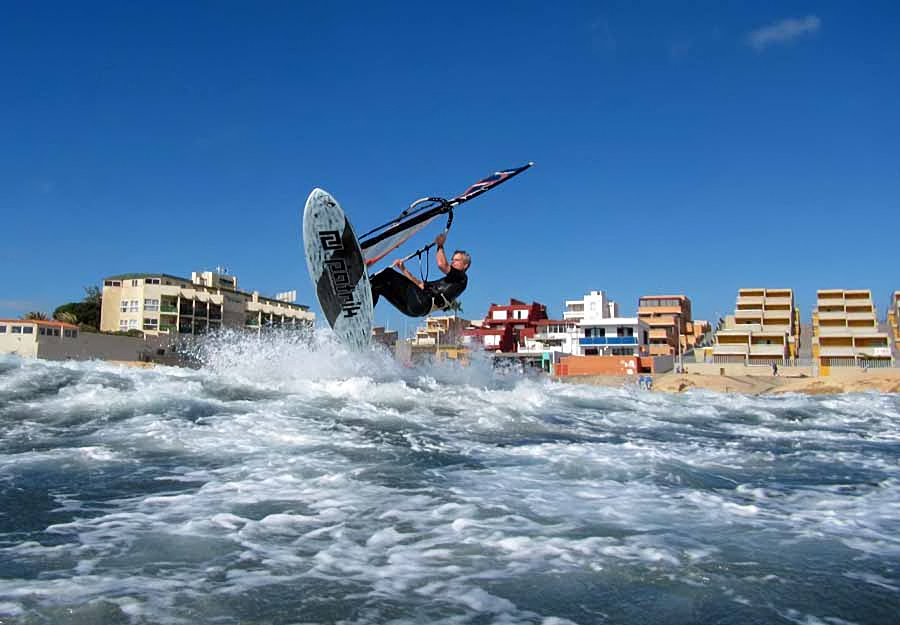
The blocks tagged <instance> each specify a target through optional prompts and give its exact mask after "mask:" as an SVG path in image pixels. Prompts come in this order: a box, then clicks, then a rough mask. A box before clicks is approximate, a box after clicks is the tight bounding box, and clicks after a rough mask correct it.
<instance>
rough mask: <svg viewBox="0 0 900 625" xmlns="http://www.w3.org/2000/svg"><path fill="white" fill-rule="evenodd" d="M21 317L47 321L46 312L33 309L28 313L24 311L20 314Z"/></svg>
mask: <svg viewBox="0 0 900 625" xmlns="http://www.w3.org/2000/svg"><path fill="white" fill-rule="evenodd" d="M22 319H27V320H29V321H47V315H46V313H42V312H40V311H37V310H33V311H31V312H30V313H25V314H24V315H22Z"/></svg>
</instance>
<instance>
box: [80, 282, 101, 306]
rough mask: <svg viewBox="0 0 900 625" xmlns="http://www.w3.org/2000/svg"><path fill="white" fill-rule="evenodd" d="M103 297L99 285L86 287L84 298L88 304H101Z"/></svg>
mask: <svg viewBox="0 0 900 625" xmlns="http://www.w3.org/2000/svg"><path fill="white" fill-rule="evenodd" d="M102 299H103V291H101V290H100V287H97V286H93V285H92V286H86V287H84V299H83V300H82V301H83V302H85V303H88V304H97V305H98V306H99V305H100V301H101V300H102Z"/></svg>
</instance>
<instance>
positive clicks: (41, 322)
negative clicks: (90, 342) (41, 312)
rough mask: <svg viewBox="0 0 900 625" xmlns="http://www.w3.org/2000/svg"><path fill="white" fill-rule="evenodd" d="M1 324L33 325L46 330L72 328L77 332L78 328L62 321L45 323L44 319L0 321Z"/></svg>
mask: <svg viewBox="0 0 900 625" xmlns="http://www.w3.org/2000/svg"><path fill="white" fill-rule="evenodd" d="M0 323H33V324H35V325H38V326H43V327H45V328H71V329H73V330H77V329H78V326H76V325H72V324H71V323H64V322H62V321H49V320H48V321H44V320H43V319H0Z"/></svg>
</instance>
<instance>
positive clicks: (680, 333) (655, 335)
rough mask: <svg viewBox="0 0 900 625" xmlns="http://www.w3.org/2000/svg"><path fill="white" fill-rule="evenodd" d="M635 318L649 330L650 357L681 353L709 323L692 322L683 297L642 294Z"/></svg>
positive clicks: (699, 335) (696, 339)
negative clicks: (642, 322)
mask: <svg viewBox="0 0 900 625" xmlns="http://www.w3.org/2000/svg"><path fill="white" fill-rule="evenodd" d="M638 318H639V319H641V320H642V321H644V322H645V323H646V324H647V325H648V326H649V327H650V337H649V338H650V340H649V349H650V355H651V356H675V355H678V354H683V353H684V352H686V351H687V350H689V349H692V348H693V347H695V346H696V345H697V343H698V342H699V340H700V338H701V337H702V336H703V334H704V333H705V332H706V331H707V330H708V329H709V323H708V322H706V321H696V322H695V321H694V319H693V316H692V313H691V300H690V299H689V298H688V297H687V296H685V295H644V296H643V297H641V298H640V299H639V300H638Z"/></svg>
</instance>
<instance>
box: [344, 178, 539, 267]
mask: <svg viewBox="0 0 900 625" xmlns="http://www.w3.org/2000/svg"><path fill="white" fill-rule="evenodd" d="M532 165H534V163H526V164H525V165H522V166H521V167H515V168H513V169H504V170H502V171H498V172H494V173H493V174H491V175H490V176H488V177H486V178H482V179H481V180H479V181H478V182H476V183H475V184H473V185H471V186H470V187H469V188H468V189H466V190H465V191H463V192H462V193H460V194H459V195H457V196H456V197H454V198H452V199H450V200H445V199H443V198H439V197H426V198H422V199H420V200H416V201H415V202H413V203H412V204H410V205H409V207H408V208H407V209H406V210H404V211H403V212H402V213H400V215H399V216H398V217H397V218H396V219H394V220H392V221H390V222H388V223H386V224H384V225H382V226H378V227H377V228H373V229H372V230H370V231H369V232H366V233H364V234H363V235H362V236H360V241H359V245H360V247H361V248H362V251H363V257H364V258H365V262H366V265H367V266H370V265H372V264H374V263H376V262H378V261H379V260H381V259H382V258H384V257H385V256H387V255H388V254H390V253H391V252H392V251H393V250H395V249H397V248H398V247H399V246H400V245H403V243H405V242H406V241H408V240H409V239H410V237H412V236H413V235H414V234H415V233H417V232H419V231H420V230H421V229H422V228H424V227H425V226H427V225H428V224H430V223H431V222H433V221H434V220H435V219H437V218H438V217H440V216H441V215H447V226H446V228H447V229H449V228H450V224H451V223H452V221H453V209H454V208H456V207H457V206H459V205H460V204H462V203H463V202H468V201H469V200H471V199H473V198H476V197H478V196H479V195H481V194H482V193H485V192H487V191H490V190H491V189H493V188H494V187H496V186H497V185H499V184H501V183H503V182H506V181H507V180H509V179H510V178H512V177H513V176H516V175H518V174H520V173H522V172H523V171H525V170H526V169H528V168H529V167H531V166H532ZM430 247H431V246H430V245H429V246H426V247H424V248H422V250H419V253H420V252H422V251H424V250H426V249H428V248H430Z"/></svg>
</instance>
